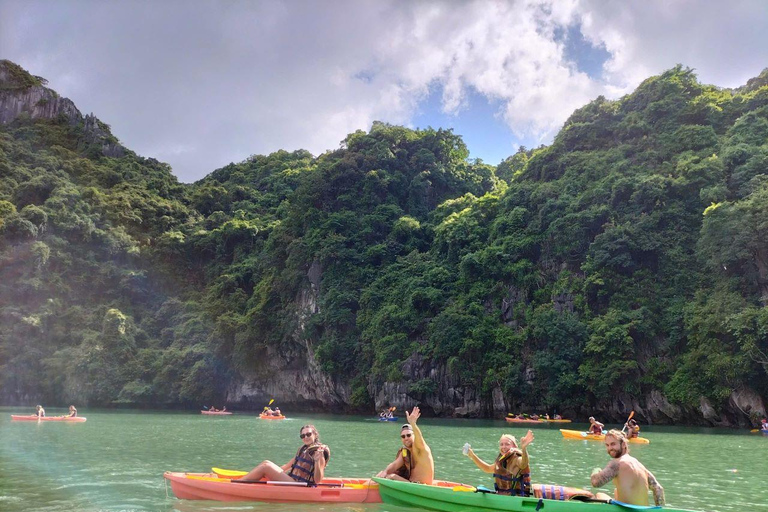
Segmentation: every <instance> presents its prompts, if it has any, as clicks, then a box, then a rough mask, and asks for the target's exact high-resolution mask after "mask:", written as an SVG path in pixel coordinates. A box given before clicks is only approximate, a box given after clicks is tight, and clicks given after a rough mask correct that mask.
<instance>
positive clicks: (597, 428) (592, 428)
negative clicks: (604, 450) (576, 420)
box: [587, 416, 605, 436]
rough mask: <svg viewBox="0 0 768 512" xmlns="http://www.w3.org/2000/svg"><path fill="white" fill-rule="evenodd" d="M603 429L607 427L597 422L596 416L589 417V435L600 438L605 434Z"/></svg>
mask: <svg viewBox="0 0 768 512" xmlns="http://www.w3.org/2000/svg"><path fill="white" fill-rule="evenodd" d="M603 427H605V425H603V424H602V423H600V422H599V421H597V420H596V419H595V417H594V416H590V417H589V429H587V433H588V434H595V435H598V436H599V435H600V434H602V433H603Z"/></svg>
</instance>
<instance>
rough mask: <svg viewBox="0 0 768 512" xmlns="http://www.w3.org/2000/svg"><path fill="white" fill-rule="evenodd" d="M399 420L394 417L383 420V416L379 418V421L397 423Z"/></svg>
mask: <svg viewBox="0 0 768 512" xmlns="http://www.w3.org/2000/svg"><path fill="white" fill-rule="evenodd" d="M397 420H398V418H397V416H392V417H391V418H382V417H381V416H379V421H397Z"/></svg>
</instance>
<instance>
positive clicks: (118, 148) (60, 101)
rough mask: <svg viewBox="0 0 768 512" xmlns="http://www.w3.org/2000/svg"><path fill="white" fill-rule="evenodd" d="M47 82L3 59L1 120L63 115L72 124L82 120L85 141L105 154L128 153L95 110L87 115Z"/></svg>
mask: <svg viewBox="0 0 768 512" xmlns="http://www.w3.org/2000/svg"><path fill="white" fill-rule="evenodd" d="M47 83H48V82H47V81H46V80H45V79H44V78H41V77H39V76H33V75H31V74H30V73H28V72H27V71H26V70H24V69H23V68H22V67H21V66H19V65H18V64H15V63H13V62H11V61H8V60H0V124H9V123H11V122H13V121H14V120H16V119H18V118H19V117H20V116H29V119H32V120H36V119H61V118H63V119H64V120H66V122H67V123H69V124H70V125H72V126H75V125H78V124H82V126H83V135H82V137H83V143H85V144H89V145H90V144H95V145H96V147H97V148H99V147H100V150H101V152H102V154H104V156H110V157H121V156H123V155H124V154H125V151H126V150H125V148H124V147H123V146H122V145H120V143H119V142H118V140H117V139H116V138H115V136H114V135H112V133H110V131H109V126H107V125H106V124H104V123H102V122H101V121H99V120H98V119H97V118H96V116H94V115H93V114H90V115H88V116H85V117H83V114H82V113H80V111H79V110H78V109H77V107H76V106H75V104H74V103H73V102H72V101H71V100H70V99H68V98H63V97H61V96H59V94H58V93H57V92H56V91H54V90H53V89H49V88H47V87H45V85H46V84H47Z"/></svg>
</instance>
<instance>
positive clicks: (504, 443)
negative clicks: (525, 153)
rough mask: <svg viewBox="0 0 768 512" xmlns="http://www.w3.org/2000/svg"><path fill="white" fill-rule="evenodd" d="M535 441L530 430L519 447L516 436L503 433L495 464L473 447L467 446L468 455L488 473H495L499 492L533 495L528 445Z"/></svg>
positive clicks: (512, 494)
mask: <svg viewBox="0 0 768 512" xmlns="http://www.w3.org/2000/svg"><path fill="white" fill-rule="evenodd" d="M532 442H533V432H531V431H530V430H529V431H528V433H527V434H525V436H524V437H523V438H522V439H520V448H518V447H517V440H516V439H515V436H513V435H510V434H503V435H502V436H501V438H500V439H499V454H498V455H497V456H496V460H495V461H494V462H493V464H489V463H487V462H485V461H484V460H483V459H481V458H480V457H478V456H477V455H476V454H475V452H474V451H473V450H472V447H470V446H466V445H465V448H466V450H465V451H466V455H467V457H469V458H470V460H471V461H472V462H474V463H475V466H477V467H478V468H480V469H481V470H482V471H485V472H486V473H493V478H494V482H493V486H494V488H495V489H496V492H497V493H499V494H507V495H510V496H530V495H531V469H530V466H529V460H528V450H527V448H528V445H529V444H531V443H532Z"/></svg>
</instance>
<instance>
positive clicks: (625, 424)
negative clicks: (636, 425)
mask: <svg viewBox="0 0 768 512" xmlns="http://www.w3.org/2000/svg"><path fill="white" fill-rule="evenodd" d="M634 416H635V411H632V412H631V413H629V418H627V421H625V422H624V426H623V427H622V429H621V431H622V432H624V430H625V429H626V428H627V423H629V420H631V419H632V418H633V417H634Z"/></svg>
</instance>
